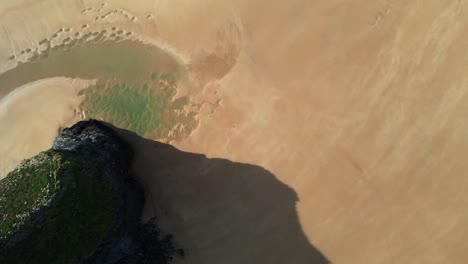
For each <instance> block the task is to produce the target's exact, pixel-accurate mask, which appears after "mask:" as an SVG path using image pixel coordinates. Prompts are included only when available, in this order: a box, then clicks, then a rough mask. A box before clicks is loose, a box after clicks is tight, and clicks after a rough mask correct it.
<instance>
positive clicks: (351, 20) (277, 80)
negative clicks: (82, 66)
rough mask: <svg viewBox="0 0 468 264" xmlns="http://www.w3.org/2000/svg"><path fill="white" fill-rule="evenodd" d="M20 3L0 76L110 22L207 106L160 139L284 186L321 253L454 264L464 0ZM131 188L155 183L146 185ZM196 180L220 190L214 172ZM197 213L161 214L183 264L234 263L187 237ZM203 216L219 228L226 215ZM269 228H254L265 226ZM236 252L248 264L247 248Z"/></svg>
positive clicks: (462, 233)
mask: <svg viewBox="0 0 468 264" xmlns="http://www.w3.org/2000/svg"><path fill="white" fill-rule="evenodd" d="M12 3H13V2H12ZM24 3H27V4H23V2H18V4H16V2H15V4H9V5H8V6H6V7H7V8H6V10H3V11H0V14H1V16H0V24H1V25H2V30H0V36H1V37H0V56H1V57H3V58H4V60H3V63H0V72H3V71H6V70H8V69H11V68H12V67H15V65H16V62H15V61H14V60H10V61H9V60H8V59H7V58H8V56H10V55H11V54H12V53H15V51H19V50H22V49H25V48H28V47H31V46H34V45H35V42H37V41H39V40H41V39H42V38H44V36H50V35H51V34H53V32H55V31H56V30H57V29H58V28H60V27H67V26H76V25H81V24H85V23H89V24H90V27H97V26H102V25H117V26H119V27H125V28H126V29H127V30H129V31H132V32H135V35H138V36H139V38H141V39H144V40H145V41H146V42H148V43H153V44H157V45H160V47H163V48H165V49H167V50H170V51H171V52H173V53H174V54H175V55H176V56H177V57H178V58H180V61H182V62H183V63H185V66H186V67H187V69H189V71H190V72H189V74H190V78H191V82H192V84H193V86H192V87H190V89H187V91H188V92H189V93H190V96H191V97H192V98H193V99H194V100H200V101H204V102H207V103H206V104H204V107H203V108H202V109H201V111H200V115H199V120H200V125H199V126H198V129H197V130H196V131H194V133H193V134H192V135H191V136H190V137H189V138H186V139H185V140H184V141H182V142H175V145H176V146H177V147H178V148H179V149H180V150H182V151H185V152H194V153H203V154H205V155H207V156H208V158H212V157H217V158H222V159H227V160H230V161H232V162H237V163H244V164H255V165H258V166H261V167H263V168H265V169H266V170H268V171H270V172H271V174H272V175H274V176H275V177H276V178H277V179H278V180H279V181H280V182H282V183H284V184H286V185H288V186H289V187H291V188H292V190H294V192H296V193H297V197H298V202H297V205H296V208H297V214H298V217H299V223H300V225H301V228H302V230H303V232H304V234H305V236H306V238H307V239H308V241H309V242H310V243H311V244H312V245H313V246H314V247H315V248H317V249H318V250H319V251H320V252H322V253H323V255H324V256H326V258H327V259H328V260H329V261H331V262H332V263H465V262H466V260H467V259H468V253H467V251H466V247H467V244H466V241H465V240H466V239H465V238H466V235H468V234H467V229H466V226H467V225H468V213H467V212H466V210H465V209H466V204H467V203H468V195H466V193H467V188H468V181H467V177H465V172H466V171H467V170H468V163H466V162H465V161H464V159H465V157H466V156H467V155H468V141H467V136H468V135H467V133H466V131H468V128H467V124H466V122H465V121H466V116H467V115H468V103H467V100H468V99H467V97H466V94H467V89H468V88H467V87H468V79H467V78H466V71H467V70H468V64H467V60H466V56H465V49H466V46H467V45H468V38H467V37H466V36H467V35H466V32H467V30H468V26H467V25H468V21H467V19H468V16H467V15H466V14H467V12H468V6H467V5H466V3H465V2H464V1H452V2H449V3H448V2H443V1H437V0H427V1H402V0H398V1H380V2H376V1H369V0H358V1H353V2H344V1H340V0H332V1H304V0H293V1H282V2H281V1H273V2H272V1H263V0H260V1H254V2H252V1H203V4H200V3H198V2H194V1H185V2H177V3H176V2H174V1H157V2H154V1H151V2H145V1H138V2H137V3H133V2H130V1H126V0H116V1H112V2H109V3H108V6H107V7H106V8H109V9H111V10H112V9H113V8H117V9H119V10H125V12H127V13H128V14H132V17H133V16H135V17H137V18H136V19H135V20H133V21H132V20H131V18H132V17H130V20H129V19H127V18H125V17H123V18H122V19H120V18H118V17H117V16H116V17H106V18H105V19H102V20H100V19H98V21H96V22H93V21H94V20H95V19H96V13H95V12H94V11H93V12H87V13H84V14H83V15H77V13H80V12H81V10H82V9H84V8H89V7H92V8H95V9H99V7H100V4H101V1H95V0H87V1H78V0H77V1H68V2H67V3H66V4H65V3H62V1H59V0H44V1H35V2H34V3H32V2H29V1H24ZM51 10H52V13H53V15H50V14H49V12H50V11H51ZM100 14H101V13H100ZM102 14H105V11H103V12H102ZM119 16H120V17H122V16H121V15H119ZM147 17H149V18H148V19H147ZM217 100H221V102H220V104H219V105H220V106H219V107H217V108H216V109H214V108H213V107H212V104H210V103H214V102H216V101H217ZM2 129H3V127H2ZM142 169H144V167H143V168H142ZM203 171H204V170H201V172H203ZM177 173H179V174H177ZM218 173H219V175H222V174H223V173H221V172H219V171H218ZM183 176H184V175H183V172H180V171H179V172H176V173H173V174H170V177H171V180H174V178H175V179H177V178H178V177H181V178H182V179H183ZM168 177H169V176H168ZM167 181H169V179H168V180H167ZM183 186H184V188H188V189H189V188H190V186H191V185H190V182H188V183H187V185H183ZM146 187H147V188H150V189H151V190H155V191H157V190H158V188H159V187H158V186H157V184H156V183H154V182H151V181H149V183H148V186H146ZM209 190H218V191H219V192H223V190H225V191H229V189H228V188H226V186H225V184H224V183H223V182H222V181H215V182H214V183H213V186H210V188H209ZM171 197H172V194H171V193H167V194H166V196H164V197H158V198H157V199H156V198H154V199H151V197H149V198H150V200H151V201H152V202H154V203H158V202H159V201H160V200H158V199H163V198H164V199H167V200H170V199H171ZM185 198H186V199H187V200H188V201H189V202H188V205H186V206H187V207H180V208H177V207H175V206H173V207H172V208H174V210H176V211H175V212H172V214H171V215H172V216H174V215H186V214H187V213H190V211H189V208H190V206H189V205H190V204H191V203H193V204H194V205H200V206H201V205H203V203H204V202H206V203H210V202H211V200H210V199H206V198H204V197H203V196H200V195H199V193H190V194H187V197H185ZM275 198H276V196H275V194H274V193H272V194H271V199H275ZM164 199H163V200H164ZM184 201H185V200H184ZM168 203H170V202H168ZM202 209H203V208H201V209H200V211H198V212H192V213H194V214H196V213H199V214H200V215H201V217H200V218H198V220H197V218H190V219H191V221H193V222H191V223H189V224H180V225H178V224H177V223H180V222H178V220H177V219H176V217H174V219H170V218H168V219H166V221H169V222H171V220H173V221H172V222H174V223H175V226H172V227H168V231H171V232H172V231H174V233H177V234H180V235H179V237H180V238H181V240H182V241H181V243H182V244H183V243H184V242H187V244H189V245H190V244H191V243H192V242H191V241H196V243H198V245H205V246H206V247H201V246H200V247H198V250H199V251H198V252H197V254H198V256H199V257H200V258H199V259H195V258H194V259H191V257H190V255H189V256H187V259H186V262H187V263H216V264H218V263H236V260H235V259H233V258H226V259H222V258H219V257H217V256H219V255H217V254H218V253H219V252H225V250H226V248H223V245H224V246H225V244H223V243H217V240H216V239H217V237H216V236H215V235H216V234H213V236H209V235H207V236H204V237H203V239H202V238H201V237H200V238H199V240H196V239H195V238H194V237H193V236H195V234H197V232H202V231H203V228H208V227H206V226H205V225H204V223H203V222H202V221H203V220H206V219H207V216H208V214H210V212H209V211H208V212H207V211H205V210H202ZM177 210H178V211H177ZM152 212H153V211H151V210H150V209H148V211H147V212H146V214H145V217H150V216H151V214H152ZM216 213H217V215H216V216H217V217H219V218H217V219H220V220H219V221H220V222H217V223H221V224H220V225H219V226H217V228H218V229H215V230H218V231H219V232H221V231H222V230H223V229H222V223H223V221H225V223H226V224H229V223H230V222H229V221H230V220H231V219H229V217H228V216H226V215H223V214H222V211H216ZM264 214H265V215H267V214H268V211H265V212H264ZM158 216H160V217H164V215H158ZM291 219H292V218H291ZM197 221H200V222H197ZM280 225H281V223H276V224H271V225H265V226H260V227H262V228H265V229H264V232H275V230H276V229H277V228H279V226H280ZM197 228H198V229H197ZM200 229H201V231H200ZM206 230H211V231H213V229H206ZM190 236H192V237H190ZM258 236H260V234H258ZM187 237H188V238H187ZM241 238H242V237H241V236H238V237H236V236H235V234H233V235H232V239H233V240H234V241H237V242H238V243H237V244H236V243H234V244H231V247H230V248H229V249H230V250H233V251H239V252H241V251H243V250H244V247H243V245H244V244H243V243H242V239H241ZM236 239H237V240H236ZM217 246H219V248H217ZM270 252H271V254H272V255H271V257H273V256H274V254H275V252H276V251H275V250H274V249H272V250H270ZM277 253H278V254H281V252H280V251H278V252H277ZM253 254H254V253H253ZM213 256H216V257H215V258H213V259H216V261H217V262H210V261H212V260H211V257H213ZM246 259H247V260H249V258H246ZM250 261H251V263H262V256H261V255H252V256H251V258H250ZM244 263H248V262H244ZM270 263H274V262H270ZM283 263H284V262H283ZM291 263H294V261H293V262H291Z"/></svg>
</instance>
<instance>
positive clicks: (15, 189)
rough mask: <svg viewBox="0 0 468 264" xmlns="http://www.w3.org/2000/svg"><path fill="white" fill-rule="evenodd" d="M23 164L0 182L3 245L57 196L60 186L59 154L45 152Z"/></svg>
mask: <svg viewBox="0 0 468 264" xmlns="http://www.w3.org/2000/svg"><path fill="white" fill-rule="evenodd" d="M23 164H26V165H25V166H21V167H20V168H19V169H17V170H15V171H13V172H11V173H10V174H9V175H8V177H6V178H4V179H3V180H1V181H0V220H1V221H0V246H1V241H2V240H4V239H5V238H6V237H7V236H8V235H9V234H11V233H13V232H14V231H16V230H17V228H18V227H19V226H21V225H22V224H23V223H24V222H25V220H26V219H27V218H28V217H29V216H30V214H31V213H33V212H35V211H37V210H38V209H39V207H41V206H42V205H44V204H46V203H47V202H48V201H49V200H50V199H51V198H52V197H53V196H54V195H55V194H56V192H57V190H58V188H59V185H60V180H59V179H57V174H56V172H57V170H58V168H59V167H60V166H61V159H60V155H59V154H58V153H56V152H53V151H49V152H43V153H41V154H39V155H38V156H36V157H35V158H34V159H30V160H27V161H25V162H24V163H23Z"/></svg>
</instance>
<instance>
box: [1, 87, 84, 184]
mask: <svg viewBox="0 0 468 264" xmlns="http://www.w3.org/2000/svg"><path fill="white" fill-rule="evenodd" d="M84 84H85V82H83V81H79V80H71V79H66V78H51V79H44V80H40V81H37V82H34V83H30V84H27V85H24V86H21V87H18V88H17V89H16V90H15V91H13V92H12V93H10V94H9V95H8V96H6V97H4V98H3V99H2V100H1V101H0V135H1V137H0V157H2V158H1V159H0V169H1V170H0V178H3V177H5V176H6V174H7V173H8V172H9V171H11V170H12V169H14V168H15V167H16V166H17V165H18V164H19V162H20V161H22V160H23V159H26V158H30V157H32V156H34V155H36V154H37V153H39V152H40V151H43V150H47V149H49V148H50V147H51V146H52V142H53V140H54V139H55V137H56V136H57V134H58V131H59V128H61V127H66V126H69V125H71V124H73V123H75V122H76V121H77V120H78V119H79V118H80V117H79V113H77V112H76V109H78V107H79V104H80V103H81V100H82V98H81V97H78V96H77V93H78V90H79V89H80V88H83V87H84Z"/></svg>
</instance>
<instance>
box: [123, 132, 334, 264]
mask: <svg viewBox="0 0 468 264" xmlns="http://www.w3.org/2000/svg"><path fill="white" fill-rule="evenodd" d="M114 129H116V131H117V132H118V133H119V134H120V135H121V136H122V137H123V138H125V139H126V140H127V141H128V142H129V143H130V144H131V145H132V146H133V147H134V149H135V161H134V172H135V174H136V176H137V177H138V179H139V180H140V182H141V184H142V185H143V188H144V189H145V192H146V199H147V202H146V205H145V210H144V211H145V212H144V215H143V221H145V220H147V219H149V218H151V217H153V216H156V217H157V220H158V222H159V225H160V226H161V228H162V229H163V230H165V231H166V232H169V233H172V234H173V235H174V239H175V240H176V241H177V242H178V244H180V246H181V247H183V248H184V249H185V254H186V256H185V258H184V259H176V260H175V263H195V264H202V263H203V264H224V263H242V264H250V263H252V264H260V263H269V264H275V263H277V264H285V263H288V264H314V263H317V264H325V263H329V261H328V260H327V259H326V258H325V256H324V255H323V254H322V253H320V251H319V250H318V249H316V248H314V247H313V246H312V245H311V244H310V243H309V241H308V240H307V238H306V236H305V234H304V233H303V231H302V229H301V226H300V223H299V220H298V216H297V212H296V207H295V206H296V202H297V201H298V197H297V195H296V193H295V192H294V190H293V189H291V188H290V187H288V186H287V185H285V184H283V183H281V182H280V181H278V180H277V179H276V177H275V176H274V175H273V174H271V173H270V172H268V171H267V170H265V169H263V168H261V167H259V166H255V165H250V164H243V163H236V162H232V161H229V160H225V159H215V158H213V159H211V158H207V157H206V156H205V155H202V154H195V153H189V152H183V151H180V150H178V149H176V148H174V147H172V146H171V145H168V144H163V143H160V142H156V141H152V140H148V139H145V138H142V137H139V136H137V135H136V134H134V133H133V132H130V131H127V130H123V129H117V128H115V127H114Z"/></svg>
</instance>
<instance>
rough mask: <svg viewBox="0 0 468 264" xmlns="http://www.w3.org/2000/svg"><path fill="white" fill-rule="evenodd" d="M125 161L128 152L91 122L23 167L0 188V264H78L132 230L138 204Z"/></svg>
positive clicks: (70, 131) (138, 196)
mask: <svg viewBox="0 0 468 264" xmlns="http://www.w3.org/2000/svg"><path fill="white" fill-rule="evenodd" d="M131 159H132V151H131V149H130V148H129V147H128V146H127V145H126V144H125V143H124V142H123V141H121V140H120V139H119V138H118V137H116V136H115V135H114V134H113V132H112V131H111V130H110V129H109V128H107V127H106V126H104V125H102V124H101V123H99V122H97V121H94V120H93V121H86V122H80V123H78V124H77V125H75V126H73V127H72V128H69V129H65V130H64V131H63V132H62V133H61V135H60V136H59V137H57V139H56V140H55V142H54V145H53V148H52V149H51V150H48V151H45V152H42V153H40V154H38V155H37V156H35V157H33V158H31V159H29V160H26V161H24V162H22V163H21V165H20V166H18V168H16V169H15V170H14V171H12V172H11V173H9V174H8V176H7V177H6V178H4V179H3V180H1V181H0V212H1V214H0V217H1V222H0V263H81V262H83V261H84V260H85V259H86V258H89V257H90V256H92V255H93V254H94V252H95V251H96V249H97V248H98V247H99V246H100V245H101V244H103V243H104V242H106V241H109V240H110V239H112V238H113V237H117V236H119V235H122V234H124V233H127V232H130V231H131V229H136V228H137V226H138V220H139V217H140V214H141V210H142V206H143V202H144V198H143V194H142V191H141V189H140V188H139V187H138V185H137V184H136V183H135V182H134V181H133V180H132V178H131V177H130V175H129V167H130V162H131Z"/></svg>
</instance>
